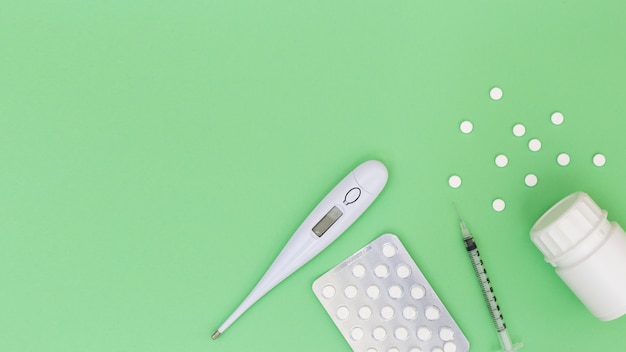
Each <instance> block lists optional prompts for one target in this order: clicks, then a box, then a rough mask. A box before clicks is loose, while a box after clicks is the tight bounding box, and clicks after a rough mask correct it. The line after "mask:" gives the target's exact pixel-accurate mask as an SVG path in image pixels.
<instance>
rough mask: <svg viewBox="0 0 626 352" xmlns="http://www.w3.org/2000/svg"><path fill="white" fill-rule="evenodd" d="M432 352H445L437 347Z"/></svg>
mask: <svg viewBox="0 0 626 352" xmlns="http://www.w3.org/2000/svg"><path fill="white" fill-rule="evenodd" d="M431 352H443V350H442V349H441V348H439V347H435V348H433V349H432V350H431Z"/></svg>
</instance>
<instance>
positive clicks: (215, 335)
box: [211, 330, 222, 340]
mask: <svg viewBox="0 0 626 352" xmlns="http://www.w3.org/2000/svg"><path fill="white" fill-rule="evenodd" d="M221 334H222V333H221V332H220V331H219V330H217V331H216V332H215V333H213V335H211V338H212V339H213V340H215V339H216V338H218V337H220V335H221Z"/></svg>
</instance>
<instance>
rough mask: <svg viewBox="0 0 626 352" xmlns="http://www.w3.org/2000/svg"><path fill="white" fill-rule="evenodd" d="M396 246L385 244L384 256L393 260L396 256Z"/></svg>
mask: <svg viewBox="0 0 626 352" xmlns="http://www.w3.org/2000/svg"><path fill="white" fill-rule="evenodd" d="M396 250H397V248H396V246H395V245H394V244H393V243H385V245H384V246H383V255H384V256H385V257H387V258H391V257H393V256H394V255H396Z"/></svg>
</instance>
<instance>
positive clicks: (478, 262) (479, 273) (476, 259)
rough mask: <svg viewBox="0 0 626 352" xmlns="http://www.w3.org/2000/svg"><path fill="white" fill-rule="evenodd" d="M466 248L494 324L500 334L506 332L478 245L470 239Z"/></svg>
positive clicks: (466, 243)
mask: <svg viewBox="0 0 626 352" xmlns="http://www.w3.org/2000/svg"><path fill="white" fill-rule="evenodd" d="M468 240H469V241H468ZM465 246H466V249H467V250H468V251H467V253H468V255H469V257H470V260H471V261H472V266H473V267H474V273H475V274H476V278H477V279H478V283H479V284H480V289H481V290H482V292H483V297H484V298H485V302H486V303H487V307H488V308H489V314H491V319H492V320H493V324H494V325H495V327H496V330H497V331H498V332H501V331H505V330H506V324H505V323H504V317H502V314H501V313H500V306H499V305H498V300H497V298H496V295H495V294H494V292H493V287H492V286H491V281H490V280H489V277H488V276H487V269H485V266H484V265H483V261H482V259H481V258H480V252H479V251H478V247H477V246H476V243H475V242H474V241H473V239H472V238H468V239H466V240H465ZM470 248H472V249H470Z"/></svg>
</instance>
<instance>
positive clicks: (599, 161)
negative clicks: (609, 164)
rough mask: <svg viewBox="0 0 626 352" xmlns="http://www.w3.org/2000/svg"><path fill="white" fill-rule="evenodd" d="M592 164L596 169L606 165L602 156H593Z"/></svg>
mask: <svg viewBox="0 0 626 352" xmlns="http://www.w3.org/2000/svg"><path fill="white" fill-rule="evenodd" d="M593 164H594V165H595V166H597V167H601V166H604V164H606V157H605V156H604V155H603V154H596V155H594V156H593Z"/></svg>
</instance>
